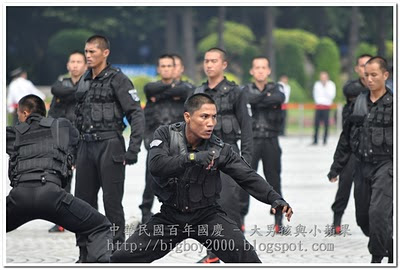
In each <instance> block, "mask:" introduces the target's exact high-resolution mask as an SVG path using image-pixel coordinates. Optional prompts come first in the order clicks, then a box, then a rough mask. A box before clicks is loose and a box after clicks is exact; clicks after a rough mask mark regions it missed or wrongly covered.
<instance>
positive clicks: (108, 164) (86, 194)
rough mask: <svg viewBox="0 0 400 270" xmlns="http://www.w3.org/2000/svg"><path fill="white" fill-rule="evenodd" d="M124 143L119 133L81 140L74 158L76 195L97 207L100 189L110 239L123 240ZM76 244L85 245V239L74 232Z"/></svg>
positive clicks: (114, 240)
mask: <svg viewBox="0 0 400 270" xmlns="http://www.w3.org/2000/svg"><path fill="white" fill-rule="evenodd" d="M124 154H125V142H124V139H123V137H122V136H116V137H114V138H111V139H107V140H101V141H84V140H81V141H80V142H79V146H78V153H77V161H76V184H75V196H76V197H78V198H80V199H82V200H84V201H86V202H88V203H89V204H90V205H91V206H92V207H94V208H95V209H98V203H97V196H98V192H99V189H100V187H101V188H102V190H103V203H104V210H105V214H106V217H107V218H108V219H109V220H110V222H111V224H112V226H113V228H114V231H113V242H114V243H116V242H117V241H119V242H124V241H125V217H124V209H123V206H122V197H123V195H124V182H125V166H124V165H123V161H124ZM76 238H77V245H78V246H85V242H86V239H85V238H82V237H81V236H80V235H79V234H77V235H76Z"/></svg>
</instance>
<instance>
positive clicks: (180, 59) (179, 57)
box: [171, 53, 183, 66]
mask: <svg viewBox="0 0 400 270" xmlns="http://www.w3.org/2000/svg"><path fill="white" fill-rule="evenodd" d="M171 56H172V57H173V58H174V59H179V61H181V64H182V66H183V59H182V57H181V56H180V55H179V54H176V53H173V54H171Z"/></svg>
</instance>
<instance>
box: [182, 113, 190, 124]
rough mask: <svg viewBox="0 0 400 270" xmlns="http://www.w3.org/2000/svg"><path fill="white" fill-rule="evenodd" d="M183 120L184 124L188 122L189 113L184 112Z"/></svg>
mask: <svg viewBox="0 0 400 270" xmlns="http://www.w3.org/2000/svg"><path fill="white" fill-rule="evenodd" d="M183 118H184V119H185V122H186V124H188V123H189V122H190V113H189V112H184V113H183Z"/></svg>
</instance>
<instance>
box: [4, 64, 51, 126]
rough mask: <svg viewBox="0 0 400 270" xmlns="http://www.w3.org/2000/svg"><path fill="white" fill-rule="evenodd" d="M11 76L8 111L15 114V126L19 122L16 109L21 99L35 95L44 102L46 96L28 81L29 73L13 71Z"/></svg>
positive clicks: (20, 69) (20, 70) (21, 70)
mask: <svg viewBox="0 0 400 270" xmlns="http://www.w3.org/2000/svg"><path fill="white" fill-rule="evenodd" d="M10 76H11V77H12V78H13V79H12V81H11V83H10V85H9V86H8V96H7V110H8V112H9V113H12V114H13V124H15V123H16V122H17V120H18V118H17V114H16V112H17V110H16V109H17V107H18V102H19V100H20V99H21V98H23V97H24V96H27V95H30V94H33V95H36V96H38V97H40V98H41V99H42V100H44V99H45V98H46V96H45V94H43V93H42V92H41V91H40V90H39V89H37V88H36V87H35V86H34V85H33V83H32V82H31V81H29V80H28V73H27V72H26V71H25V70H23V69H22V68H17V69H15V70H13V71H11V72H10Z"/></svg>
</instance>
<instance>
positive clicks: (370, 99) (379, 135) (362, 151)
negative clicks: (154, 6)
mask: <svg viewBox="0 0 400 270" xmlns="http://www.w3.org/2000/svg"><path fill="white" fill-rule="evenodd" d="M388 76H389V72H388V71H387V63H386V60H385V59H383V58H382V57H379V56H376V57H372V58H371V59H370V60H369V61H368V62H367V63H366V64H365V81H366V82H367V87H368V88H369V92H367V93H361V94H360V95H359V96H358V97H357V99H356V100H355V102H354V104H352V105H351V107H350V112H351V114H350V115H349V117H348V119H347V121H346V123H345V126H344V128H343V132H342V134H341V135H340V139H339V143H338V146H337V148H336V152H335V155H334V162H333V164H332V166H331V169H330V172H329V174H328V178H329V179H330V181H337V176H338V175H340V173H341V172H342V170H343V168H344V167H345V166H346V164H347V162H348V160H349V158H350V156H351V154H352V153H353V154H354V156H355V158H356V168H355V171H356V173H355V177H356V178H357V179H356V180H354V184H355V189H356V190H357V192H359V194H358V197H356V211H357V212H358V213H357V216H359V217H360V216H361V217H363V218H364V220H357V222H358V224H360V222H362V223H363V224H368V227H369V228H368V235H369V243H368V249H369V252H370V253H371V254H372V262H373V263H380V262H381V261H382V258H383V257H384V256H388V257H389V262H393V96H392V93H391V92H390V91H389V89H388V88H385V81H386V80H387V78H388Z"/></svg>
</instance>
